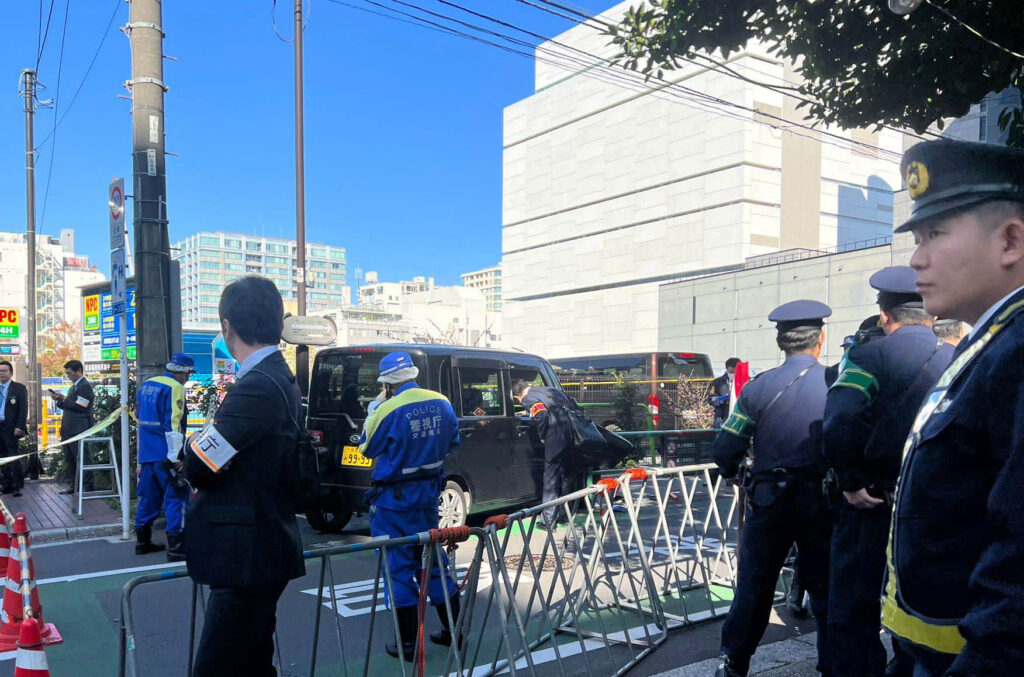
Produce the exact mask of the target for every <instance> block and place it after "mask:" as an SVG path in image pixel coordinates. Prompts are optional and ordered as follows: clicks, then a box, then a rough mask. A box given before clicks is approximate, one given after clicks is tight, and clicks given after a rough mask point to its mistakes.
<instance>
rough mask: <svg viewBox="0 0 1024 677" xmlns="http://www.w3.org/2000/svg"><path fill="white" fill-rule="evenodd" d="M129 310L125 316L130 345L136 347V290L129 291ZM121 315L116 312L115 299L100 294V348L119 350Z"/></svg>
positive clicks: (108, 295) (130, 289)
mask: <svg viewBox="0 0 1024 677" xmlns="http://www.w3.org/2000/svg"><path fill="white" fill-rule="evenodd" d="M126 295H127V299H126V300H127V308H126V309H125V310H127V313H126V315H125V316H124V317H125V318H126V320H127V322H128V324H127V325H126V326H127V334H128V345H129V346H134V345H135V289H134V288H129V289H128V290H127V294H126ZM121 318H122V316H121V315H117V314H115V312H114V304H113V299H112V297H111V295H110V294H109V293H107V294H100V346H101V347H103V348H117V347H118V341H119V337H120V332H121Z"/></svg>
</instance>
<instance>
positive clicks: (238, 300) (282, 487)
mask: <svg viewBox="0 0 1024 677" xmlns="http://www.w3.org/2000/svg"><path fill="white" fill-rule="evenodd" d="M220 321H221V328H222V331H223V334H224V341H225V343H227V346H228V349H229V350H230V351H231V355H232V356H233V357H234V358H235V360H236V361H238V362H239V363H241V368H240V369H239V370H238V374H237V376H236V381H235V384H234V385H233V386H232V388H231V390H230V392H229V393H228V395H227V397H225V398H224V402H223V403H222V404H221V405H220V408H219V409H218V410H217V415H216V418H215V420H214V421H213V422H212V423H211V424H209V425H207V426H206V427H205V428H204V429H203V431H202V432H201V433H197V434H195V435H192V437H191V438H190V439H189V441H188V443H187V444H186V449H185V466H184V468H185V474H186V476H187V477H188V479H189V480H190V481H191V482H192V486H193V487H194V488H195V489H196V492H197V493H196V495H195V496H194V498H193V499H192V502H191V504H190V506H189V508H188V513H187V516H186V519H185V521H186V524H187V525H188V528H187V529H185V552H186V562H187V564H188V572H189V575H190V576H191V577H192V579H193V580H194V581H195V582H197V583H201V584H204V585H208V586H210V598H209V602H208V604H207V612H206V623H205V624H204V626H203V636H202V639H201V640H200V642H199V650H198V654H197V656H196V664H195V671H194V672H193V676H194V677H208V676H213V675H252V676H253V677H260V676H263V675H275V674H276V672H275V671H274V667H273V655H274V641H273V635H274V627H275V625H276V622H277V619H276V613H277V600H278V598H280V596H281V593H282V592H284V588H285V585H286V584H287V583H288V581H289V580H291V579H293V578H298V577H299V576H302V575H304V574H305V566H304V563H303V559H302V541H301V539H300V537H299V527H298V524H297V522H296V521H295V510H296V503H297V502H298V500H297V499H298V457H297V456H296V449H295V442H296V437H297V433H298V427H299V423H298V421H299V417H300V404H299V403H300V399H299V391H298V389H297V388H296V386H295V377H294V376H292V373H291V371H290V370H289V369H288V366H287V365H286V364H285V361H284V357H282V356H281V353H280V351H279V350H278V348H277V346H278V343H279V342H280V341H281V331H282V328H283V322H284V306H283V304H282V302H281V294H280V293H279V292H278V291H277V287H275V286H274V283H273V282H271V281H270V280H268V279H266V278H262V277H256V276H248V277H244V278H242V279H240V280H236V281H235V282H232V283H231V284H229V285H228V286H227V287H226V288H225V289H224V293H223V294H222V295H221V298H220Z"/></svg>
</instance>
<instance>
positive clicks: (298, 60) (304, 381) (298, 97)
mask: <svg viewBox="0 0 1024 677" xmlns="http://www.w3.org/2000/svg"><path fill="white" fill-rule="evenodd" d="M302 97H303V94H302V0H295V240H296V242H295V244H296V249H298V252H297V254H298V271H297V274H296V277H297V278H298V285H297V286H298V294H299V297H298V301H299V302H298V314H299V316H300V317H302V316H304V315H305V314H306V159H305V157H306V141H305V137H304V130H303V126H302V122H303V105H302ZM295 372H296V374H295V376H296V379H297V380H298V386H299V392H300V393H301V394H302V396H303V397H305V396H306V395H308V394H309V346H295Z"/></svg>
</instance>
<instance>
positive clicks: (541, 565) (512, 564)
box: [505, 555, 573, 573]
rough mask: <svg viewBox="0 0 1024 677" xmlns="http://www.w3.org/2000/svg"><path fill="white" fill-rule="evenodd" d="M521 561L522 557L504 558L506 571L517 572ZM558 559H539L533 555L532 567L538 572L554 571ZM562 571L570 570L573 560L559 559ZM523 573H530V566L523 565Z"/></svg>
mask: <svg viewBox="0 0 1024 677" xmlns="http://www.w3.org/2000/svg"><path fill="white" fill-rule="evenodd" d="M522 561H523V556H522V555H509V556H508V557H506V558H505V569H506V570H508V571H518V570H519V563H520V562H522ZM558 562H559V559H558V557H556V556H555V555H547V556H544V557H541V556H540V555H533V566H534V567H535V568H536V569H537V570H538V571H554V570H555V568H556V567H557V566H558ZM561 562H562V568H563V569H571V568H572V565H573V559H572V558H571V557H563V558H562V559H561ZM523 571H524V572H526V573H529V572H530V565H529V564H526V563H523Z"/></svg>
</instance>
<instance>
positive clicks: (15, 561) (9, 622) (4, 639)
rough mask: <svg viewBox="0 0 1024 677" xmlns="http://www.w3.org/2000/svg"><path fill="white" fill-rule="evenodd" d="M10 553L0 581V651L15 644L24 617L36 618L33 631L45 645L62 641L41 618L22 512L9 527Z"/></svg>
mask: <svg viewBox="0 0 1024 677" xmlns="http://www.w3.org/2000/svg"><path fill="white" fill-rule="evenodd" d="M11 536H12V538H11V540H10V547H9V550H10V556H9V558H8V560H7V580H6V581H5V583H4V601H3V606H2V607H0V651H12V650H13V649H14V648H15V647H16V646H17V645H18V637H19V636H20V634H21V624H22V621H24V620H25V618H26V617H32V618H33V619H35V620H36V622H37V623H38V625H39V627H38V629H37V631H38V632H39V634H40V635H41V636H42V638H43V641H45V642H46V643H47V644H59V643H60V642H62V641H63V639H61V636H60V633H59V632H57V628H56V627H54V625H53V623H46V622H45V621H43V607H42V605H41V604H40V603H39V592H38V591H37V590H36V572H35V567H34V566H33V565H32V551H31V548H30V544H29V531H28V520H27V519H26V518H25V513H22V512H19V513H18V514H17V515H15V517H14V528H13V529H12V530H11Z"/></svg>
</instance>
